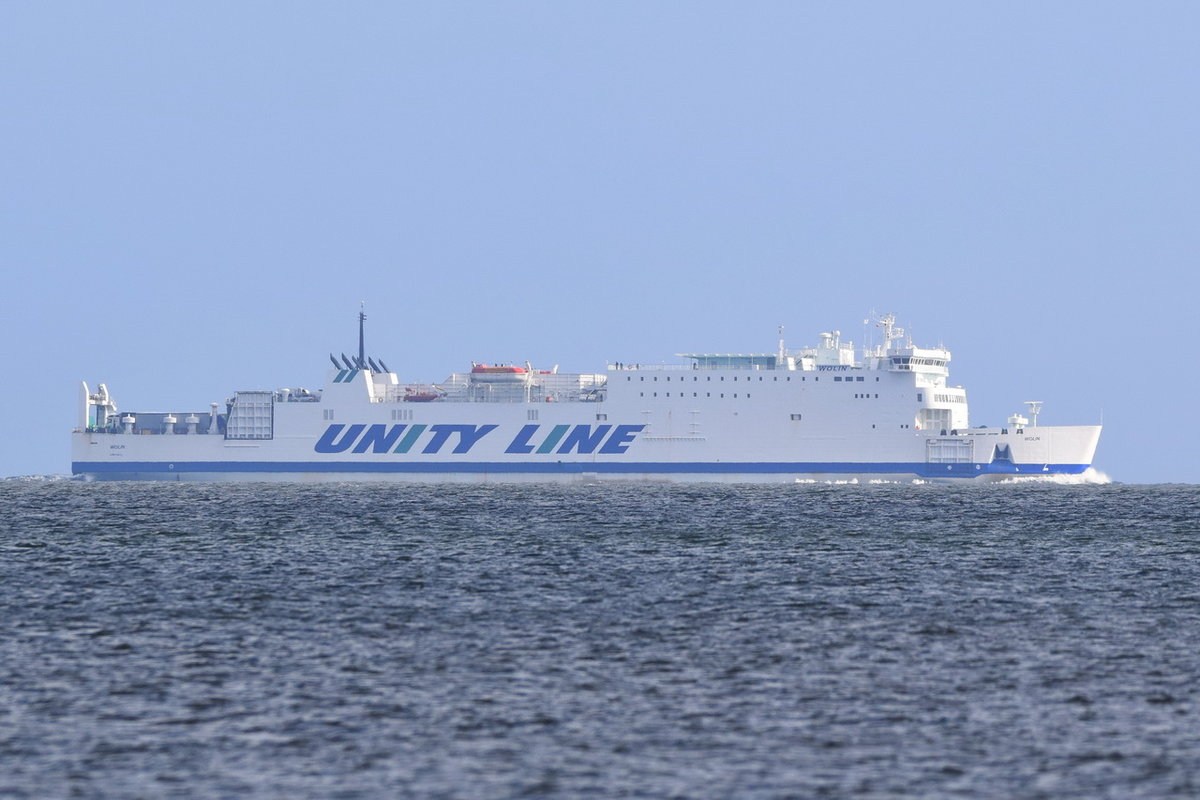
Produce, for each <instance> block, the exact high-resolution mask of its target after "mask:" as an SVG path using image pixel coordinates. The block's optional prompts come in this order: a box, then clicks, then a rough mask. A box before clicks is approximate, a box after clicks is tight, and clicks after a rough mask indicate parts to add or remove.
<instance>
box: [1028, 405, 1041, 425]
mask: <svg viewBox="0 0 1200 800" xmlns="http://www.w3.org/2000/svg"><path fill="white" fill-rule="evenodd" d="M1025 405H1027V406H1029V416H1030V417H1031V418H1032V419H1033V424H1032V425H1031V426H1030V427H1031V428H1036V427H1037V418H1038V414H1040V413H1042V401H1041V400H1026V401H1025Z"/></svg>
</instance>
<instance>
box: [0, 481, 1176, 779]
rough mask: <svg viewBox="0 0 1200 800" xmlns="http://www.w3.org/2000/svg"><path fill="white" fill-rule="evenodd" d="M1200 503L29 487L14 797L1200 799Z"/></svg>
mask: <svg viewBox="0 0 1200 800" xmlns="http://www.w3.org/2000/svg"><path fill="white" fill-rule="evenodd" d="M1197 796H1200V488H1198V487H1196V486H1181V485H1156V486H1150V485H1121V484H1117V483H1104V482H1084V483H1078V484H1070V485H1063V484H1058V483H1039V482H1032V483H1001V484H991V485H983V486H944V485H932V484H905V485H897V484H854V483H849V484H830V483H819V482H818V483H805V484H792V485H786V486H713V485H656V484H623V485H594V486H590V485H571V486H499V485H488V486H472V485H440V486H432V485H431V486H423V485H386V484H378V483H375V484H320V485H301V484H186V483H185V484H179V483H176V484H169V483H160V484H154V483H79V482H75V481H69V480H33V479H27V480H7V481H3V482H0V798H21V799H24V798H37V799H38V800H42V799H43V798H75V797H80V798H241V797H252V798H260V797H261V798H377V797H385V798H391V797H397V798H409V797H411V798H447V799H450V798H466V799H474V798H478V799H480V800H495V799H497V798H697V799H699V798H713V799H714V800H716V799H717V798H720V799H721V800H728V799H729V798H764V799H765V798H908V797H919V798H1056V799H1057V798H1122V799H1127V798H1195V797H1197Z"/></svg>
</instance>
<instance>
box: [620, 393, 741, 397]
mask: <svg viewBox="0 0 1200 800" xmlns="http://www.w3.org/2000/svg"><path fill="white" fill-rule="evenodd" d="M645 396H646V393H645V392H638V397H645ZM670 396H671V393H670V392H663V397H670ZM675 396H676V397H687V392H676V393H675ZM699 396H700V393H699V392H692V397H699ZM704 396H705V397H712V396H713V393H712V392H705V393H704ZM724 396H725V393H724V392H718V393H717V397H724ZM733 396H734V397H737V396H738V395H737V392H734V393H733ZM650 397H658V392H651V393H650ZM742 397H745V398H749V397H750V393H749V392H746V393H745V394H743V395H742Z"/></svg>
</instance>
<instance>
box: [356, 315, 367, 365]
mask: <svg viewBox="0 0 1200 800" xmlns="http://www.w3.org/2000/svg"><path fill="white" fill-rule="evenodd" d="M366 320H367V301H366V300H363V301H362V302H361V304H360V305H359V308H358V366H359V367H360V368H364V369H365V367H366V363H367V349H366V346H365V343H364V342H363V323H364V322H366Z"/></svg>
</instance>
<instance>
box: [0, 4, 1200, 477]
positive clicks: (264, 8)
mask: <svg viewBox="0 0 1200 800" xmlns="http://www.w3.org/2000/svg"><path fill="white" fill-rule="evenodd" d="M0 108H2V109H3V113H2V114H0V267H2V269H3V276H4V290H3V293H2V295H0V334H2V335H3V342H4V356H5V364H6V367H7V371H6V375H7V381H6V385H5V387H4V391H3V394H2V398H3V399H2V400H0V413H2V418H3V420H4V421H5V426H4V432H3V439H2V440H0V441H2V445H0V475H21V474H44V473H63V472H66V471H68V470H69V460H70V459H69V442H68V438H69V437H68V434H69V431H70V429H71V428H72V426H73V425H74V424H75V422H76V419H77V412H76V399H77V393H78V389H77V387H78V382H79V381H80V380H81V379H83V380H87V381H88V382H89V383H90V384H92V385H93V386H94V385H95V384H96V383H97V382H99V381H104V382H106V383H107V384H108V386H109V389H110V390H111V391H112V393H113V394H114V396H115V397H116V400H117V402H118V404H119V405H120V406H121V408H122V409H124V410H147V411H149V410H167V409H172V410H174V409H178V410H192V409H207V408H208V404H209V403H210V402H213V401H219V400H223V399H224V398H225V397H227V396H229V395H230V394H232V392H234V391H235V390H238V389H255V388H278V387H283V386H307V387H310V388H317V387H318V386H319V385H320V384H321V382H322V379H323V376H324V372H325V368H326V366H327V365H328V359H327V355H326V354H327V353H328V352H329V351H331V350H334V351H341V350H347V351H349V350H350V349H352V348H353V347H355V346H356V335H357V332H356V325H355V321H354V317H355V314H356V313H357V311H358V304H359V301H360V300H363V299H365V300H366V301H367V311H368V314H369V317H370V318H369V321H368V325H369V347H368V350H369V351H370V352H372V353H374V354H377V355H380V356H382V357H383V358H384V359H385V360H386V361H387V362H388V364H389V366H391V367H392V369H394V370H397V371H398V372H400V373H401V375H402V377H404V378H411V379H414V380H417V379H421V380H437V379H441V378H443V377H445V376H446V375H447V374H449V373H450V372H452V371H455V370H461V369H462V368H463V367H465V366H466V365H468V364H469V362H470V361H471V360H472V359H475V360H481V361H499V360H506V361H518V362H523V361H525V360H527V359H528V360H531V361H533V362H534V363H535V364H537V365H539V366H544V367H548V366H551V365H553V364H560V365H561V366H562V368H563V369H564V370H569V371H577V370H581V371H594V370H599V369H601V368H602V365H603V364H604V362H605V360H606V359H613V360H622V361H629V362H637V361H640V362H643V363H646V362H650V363H653V362H658V361H661V360H664V359H666V360H669V361H673V360H674V359H673V357H672V354H674V353H678V352H750V351H768V352H769V351H772V350H773V349H774V348H775V342H776V338H777V336H776V328H777V326H778V325H779V324H784V325H786V326H787V338H788V343H789V345H791V346H795V347H800V346H803V345H809V344H814V343H815V342H816V333H817V332H818V331H823V330H830V329H834V328H840V329H841V330H842V332H843V338H851V339H854V340H855V342H856V343H857V342H859V341H860V340H861V338H862V333H863V325H862V321H863V319H864V317H865V315H866V314H867V312H869V311H870V310H871V309H876V310H879V311H893V312H895V313H896V314H897V315H898V316H899V317H900V320H901V322H902V323H903V324H906V325H907V327H908V328H910V329H911V330H912V331H913V332H914V334H915V338H916V341H917V344H922V345H926V346H931V345H933V344H936V343H938V342H939V341H940V342H943V343H944V344H945V345H946V346H947V347H949V348H950V349H951V350H952V351H953V353H954V362H953V364H952V376H951V377H952V381H951V382H952V383H955V384H962V385H964V386H966V388H967V390H968V396H969V398H970V400H971V416H972V424H975V425H979V424H991V425H995V424H1001V423H1002V422H1003V421H1004V418H1005V417H1006V416H1007V415H1008V414H1010V413H1012V412H1013V411H1017V410H1019V409H1021V408H1022V405H1021V403H1022V401H1024V400H1029V399H1039V400H1043V401H1045V408H1044V411H1043V414H1042V422H1043V423H1045V424H1082V423H1095V422H1098V421H1100V420H1101V417H1102V416H1103V422H1104V424H1105V426H1106V428H1105V432H1104V435H1103V437H1102V438H1101V442H1100V450H1099V452H1098V454H1097V459H1096V465H1097V467H1098V468H1100V469H1101V470H1103V471H1104V472H1106V473H1108V474H1109V475H1111V476H1112V477H1113V478H1114V479H1115V480H1120V481H1127V482H1160V481H1185V482H1200V458H1197V451H1198V450H1200V433H1198V431H1200V413H1198V406H1200V403H1198V396H1200V380H1198V379H1197V377H1196V372H1197V368H1196V365H1195V362H1196V361H1197V359H1198V356H1197V355H1196V353H1195V351H1196V350H1197V347H1198V345H1200V323H1198V322H1197V312H1196V307H1197V305H1198V304H1200V300H1198V298H1197V288H1198V283H1200V281H1198V280H1197V276H1196V269H1197V262H1198V259H1200V4H1196V3H1194V2H1155V3H1144V4H1143V3H1128V2H1120V3H1118V2H1111V3H1105V2H1070V3H1067V2H1061V3H1059V2H1049V3H1048V2H1029V3H1021V2H1017V3H1011V2H1008V3H993V4H981V3H962V2H944V3H922V2H910V3H884V2H875V3H862V2H838V3H801V2H772V3H766V2H737V3H733V2H727V3H713V2H678V3H655V2H646V1H645V0H640V1H639V2H604V3H588V4H585V3H571V2H561V1H560V0H553V1H547V2H538V3H529V2H513V3H504V2H487V3H483V2H479V3H446V2H429V3H422V4H413V3H382V2H380V3H351V2H344V3H307V2H278V3H240V2H239V3H221V2H213V3H202V4H175V3H159V2H145V3H83V2H81V3H56V2H42V3H5V4H3V5H0Z"/></svg>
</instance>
